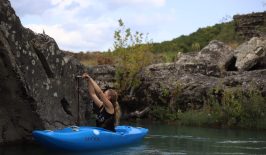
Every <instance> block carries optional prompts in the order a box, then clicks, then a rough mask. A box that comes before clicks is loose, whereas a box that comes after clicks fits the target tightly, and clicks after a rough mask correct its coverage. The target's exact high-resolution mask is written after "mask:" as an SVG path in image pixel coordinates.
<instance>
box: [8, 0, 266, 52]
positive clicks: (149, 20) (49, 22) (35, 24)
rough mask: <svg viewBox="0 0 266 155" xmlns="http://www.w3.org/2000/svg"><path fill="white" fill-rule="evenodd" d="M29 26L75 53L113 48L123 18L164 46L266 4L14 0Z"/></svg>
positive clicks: (246, 0)
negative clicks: (119, 21)
mask: <svg viewBox="0 0 266 155" xmlns="http://www.w3.org/2000/svg"><path fill="white" fill-rule="evenodd" d="M10 1H11V5H12V6H13V8H14V9H15V11H16V14H17V15H18V16H19V17H20V20H21V22H22V24H23V26H24V27H27V28H30V29H32V30H33V31H35V32H37V33H42V32H43V30H44V31H45V33H46V34H48V35H49V36H51V37H53V38H54V39H55V40H56V42H57V44H58V45H59V47H60V49H63V50H68V51H72V52H80V51H84V52H85V51H106V50H108V49H112V48H113V42H114V39H113V36H114V31H115V30H116V29H117V28H118V27H119V26H118V20H119V19H122V20H123V22H124V23H125V26H126V27H128V28H130V29H131V31H132V32H135V31H139V32H142V33H144V34H148V38H149V40H152V41H153V42H162V41H167V40H172V39H174V38H177V37H178V36H180V35H188V34H190V33H192V32H195V31H196V30H197V29H198V28H202V27H206V26H211V25H214V24H217V23H221V22H224V21H228V20H231V19H232V17H233V15H236V14H247V13H251V12H261V11H265V10H266V0H10Z"/></svg>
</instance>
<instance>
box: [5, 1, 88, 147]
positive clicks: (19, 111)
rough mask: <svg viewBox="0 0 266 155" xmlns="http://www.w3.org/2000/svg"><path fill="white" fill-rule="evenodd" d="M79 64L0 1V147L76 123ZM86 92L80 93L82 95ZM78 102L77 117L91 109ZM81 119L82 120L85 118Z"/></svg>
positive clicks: (82, 102) (82, 69) (84, 100)
mask: <svg viewBox="0 0 266 155" xmlns="http://www.w3.org/2000/svg"><path fill="white" fill-rule="evenodd" d="M82 72H84V68H83V66H82V65H81V64H80V63H79V62H77V61H76V60H75V59H73V58H71V57H67V56H65V54H64V52H63V51H61V50H60V49H59V48H58V46H57V44H56V42H55V41H54V39H52V38H51V37H49V36H47V35H45V34H35V33H34V32H33V31H31V30H30V29H27V28H24V27H23V26H22V25H21V22H20V20H19V18H18V17H17V16H16V14H15V11H14V10H13V9H12V7H11V5H10V2H9V1H8V0H2V1H1V3H0V80H1V83H0V99H1V102H0V115H1V118H0V133H1V135H0V143H5V142H17V141H21V140H28V139H31V132H32V131H33V130H34V129H55V128H61V127H65V126H69V125H74V124H76V123H77V119H78V104H77V97H78V95H77V80H75V76H76V75H78V74H81V73H82ZM83 92H84V93H85V91H83ZM87 100H88V98H86V97H83V98H81V99H80V102H81V103H80V105H81V107H80V113H81V114H84V113H85V111H88V110H90V108H89V106H88V105H87V104H84V103H87ZM83 116H84V115H82V116H81V121H84V120H85V118H84V117H83Z"/></svg>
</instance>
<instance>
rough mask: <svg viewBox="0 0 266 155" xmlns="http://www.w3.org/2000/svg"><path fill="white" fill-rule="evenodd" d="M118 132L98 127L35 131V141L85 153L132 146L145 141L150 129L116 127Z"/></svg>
mask: <svg viewBox="0 0 266 155" xmlns="http://www.w3.org/2000/svg"><path fill="white" fill-rule="evenodd" d="M115 130H116V132H112V131H109V130H105V129H103V128H98V127H78V126H72V127H67V128H64V129H59V130H53V131H51V130H34V131H33V133H32V134H33V137H34V139H35V140H36V141H37V142H38V143H40V144H42V145H44V146H45V147H48V148H51V149H56V150H66V151H83V150H99V149H105V148H111V147H112V148H113V147H119V146H122V145H127V144H131V143H134V142H137V141H140V140H141V139H143V137H144V136H145V135H147V133H148V129H146V128H141V127H131V126H116V128H115Z"/></svg>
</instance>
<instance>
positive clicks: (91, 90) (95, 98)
mask: <svg viewBox="0 0 266 155" xmlns="http://www.w3.org/2000/svg"><path fill="white" fill-rule="evenodd" d="M82 77H83V78H84V79H86V80H88V78H89V77H88V75H87V74H86V73H85V74H83V75H82ZM87 85H88V91H89V95H90V97H91V99H92V100H93V101H94V103H95V104H96V105H97V107H101V106H102V105H103V102H102V101H101V100H100V99H99V98H98V96H97V95H96V93H95V90H94V87H93V85H92V84H90V83H89V82H88V83H87Z"/></svg>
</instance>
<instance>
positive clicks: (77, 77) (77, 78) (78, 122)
mask: <svg viewBox="0 0 266 155" xmlns="http://www.w3.org/2000/svg"><path fill="white" fill-rule="evenodd" d="M75 78H76V80H77V85H78V89H77V91H78V118H77V119H78V120H77V125H78V126H79V125H80V118H79V79H81V78H82V76H80V75H77V76H76V77H75Z"/></svg>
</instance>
